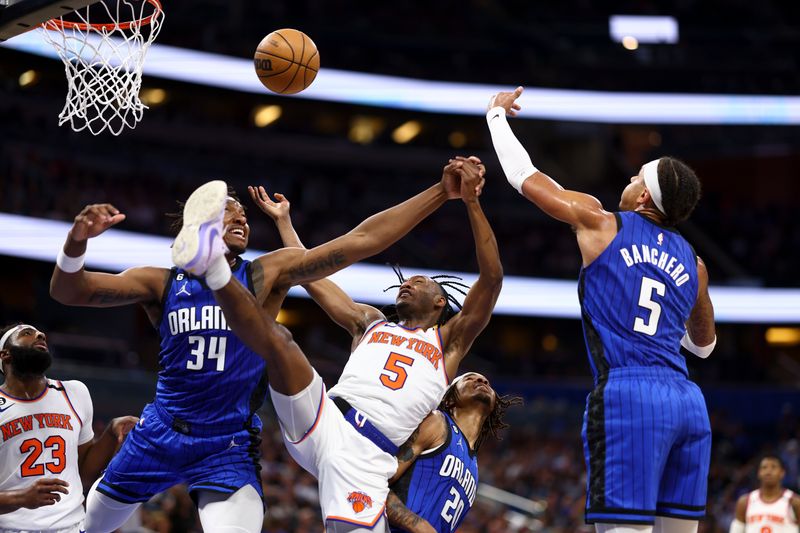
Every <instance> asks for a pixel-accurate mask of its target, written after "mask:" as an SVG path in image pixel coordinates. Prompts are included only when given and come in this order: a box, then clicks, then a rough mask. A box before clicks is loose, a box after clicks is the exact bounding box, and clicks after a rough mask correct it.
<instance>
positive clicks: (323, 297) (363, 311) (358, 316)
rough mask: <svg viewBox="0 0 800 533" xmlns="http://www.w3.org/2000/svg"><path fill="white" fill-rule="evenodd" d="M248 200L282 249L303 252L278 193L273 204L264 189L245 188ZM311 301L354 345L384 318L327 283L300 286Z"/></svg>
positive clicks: (285, 201) (286, 203)
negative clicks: (263, 215) (276, 235)
mask: <svg viewBox="0 0 800 533" xmlns="http://www.w3.org/2000/svg"><path fill="white" fill-rule="evenodd" d="M248 190H249V191H250V197H251V198H252V199H253V201H254V202H255V203H256V205H257V206H258V207H259V209H261V210H262V211H263V212H264V213H266V214H267V215H269V217H270V218H271V219H272V220H273V221H274V222H275V226H276V227H277V228H278V232H279V233H280V236H281V240H282V241H283V245H284V246H294V247H298V248H303V249H305V246H303V243H302V242H301V241H300V237H299V236H298V235H297V231H295V229H294V226H293V225H292V217H291V213H290V211H291V204H290V203H289V200H288V199H287V198H286V197H285V196H284V195H282V194H280V193H275V200H276V201H273V200H272V199H271V198H270V197H269V194H268V193H267V191H266V190H265V189H264V187H248ZM303 288H304V289H305V290H306V291H307V292H308V294H309V295H311V297H312V298H313V299H314V301H316V302H317V304H319V306H320V307H322V309H323V310H324V311H325V312H326V313H327V314H328V316H329V317H331V320H333V321H334V322H336V323H337V324H339V325H340V326H341V327H342V328H344V329H345V330H347V332H348V333H350V335H351V336H352V337H353V342H357V341H358V340H359V339H360V338H361V336H362V335H363V334H364V331H365V330H366V328H367V327H368V326H369V325H370V324H371V323H373V322H374V321H375V320H381V319H383V318H384V316H383V313H381V312H380V311H378V310H377V309H375V308H374V307H372V306H369V305H365V304H359V303H356V302H354V301H353V299H352V298H350V297H349V296H348V295H347V293H345V292H344V291H343V290H342V289H341V288H340V287H339V286H338V285H336V284H335V283H334V282H332V281H331V280H329V279H321V280H319V281H315V282H313V283H307V284H305V285H303Z"/></svg>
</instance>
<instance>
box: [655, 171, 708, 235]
mask: <svg viewBox="0 0 800 533" xmlns="http://www.w3.org/2000/svg"><path fill="white" fill-rule="evenodd" d="M658 187H659V188H660V189H661V203H662V204H663V205H664V211H665V213H664V214H665V215H666V216H665V218H664V225H665V226H674V225H676V224H678V223H679V222H683V221H684V220H686V219H687V218H689V215H691V214H692V211H694V208H695V206H696V205H697V202H698V201H699V200H700V180H699V179H697V174H695V173H694V170H692V169H691V167H689V165H687V164H686V163H684V162H683V161H680V160H678V159H675V158H674V157H669V156H665V157H662V158H661V159H660V160H659V162H658Z"/></svg>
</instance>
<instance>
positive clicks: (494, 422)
mask: <svg viewBox="0 0 800 533" xmlns="http://www.w3.org/2000/svg"><path fill="white" fill-rule="evenodd" d="M492 390H494V389H492ZM494 398H495V401H494V407H493V408H492V412H491V413H489V415H488V416H487V417H486V418H485V419H484V421H483V425H482V426H481V430H480V433H478V438H477V439H476V440H475V451H476V452H477V451H478V449H479V448H480V447H481V444H483V441H484V440H485V439H486V437H488V436H489V435H491V436H492V437H494V438H495V439H497V440H503V439H502V437H500V435H498V432H499V431H500V430H501V429H506V428H507V427H509V424H507V423H506V422H505V420H503V418H504V416H505V414H506V410H507V409H508V408H509V407H511V406H512V405H519V404H521V403H522V398H521V397H519V396H511V395H505V396H499V395H498V394H497V392H495V393H494ZM457 403H458V387H456V385H455V383H454V384H453V385H451V386H450V388H449V389H447V392H445V393H444V397H443V398H442V401H441V403H440V404H439V410H440V411H444V412H445V413H447V414H448V415H450V418H453V410H454V409H455V406H456V404H457Z"/></svg>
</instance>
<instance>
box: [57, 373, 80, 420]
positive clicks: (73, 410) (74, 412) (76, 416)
mask: <svg viewBox="0 0 800 533" xmlns="http://www.w3.org/2000/svg"><path fill="white" fill-rule="evenodd" d="M58 385H59V387H61V394H63V395H64V399H65V400H67V405H69V408H70V409H71V410H72V413H73V414H74V415H75V418H77V419H78V422H80V423H81V427H83V420H81V417H80V416H79V415H78V412H77V411H76V410H75V407H73V405H72V402H71V401H69V396H68V395H67V389H66V387H64V384H63V383H61V381H59V382H58Z"/></svg>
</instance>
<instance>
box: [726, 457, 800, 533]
mask: <svg viewBox="0 0 800 533" xmlns="http://www.w3.org/2000/svg"><path fill="white" fill-rule="evenodd" d="M785 475H786V469H785V468H784V466H783V461H782V460H781V459H780V457H778V456H777V455H765V456H764V457H762V458H761V461H760V462H759V463H758V481H759V482H760V483H761V485H760V486H759V488H758V489H757V490H754V491H753V492H750V493H748V494H745V495H743V496H741V497H740V498H739V501H737V502H736V517H735V518H734V520H733V522H732V523H731V527H730V533H798V531H800V528H798V519H800V497H798V496H797V494H795V493H794V492H792V491H790V490H789V489H787V488H784V486H783V478H784V476H785Z"/></svg>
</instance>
